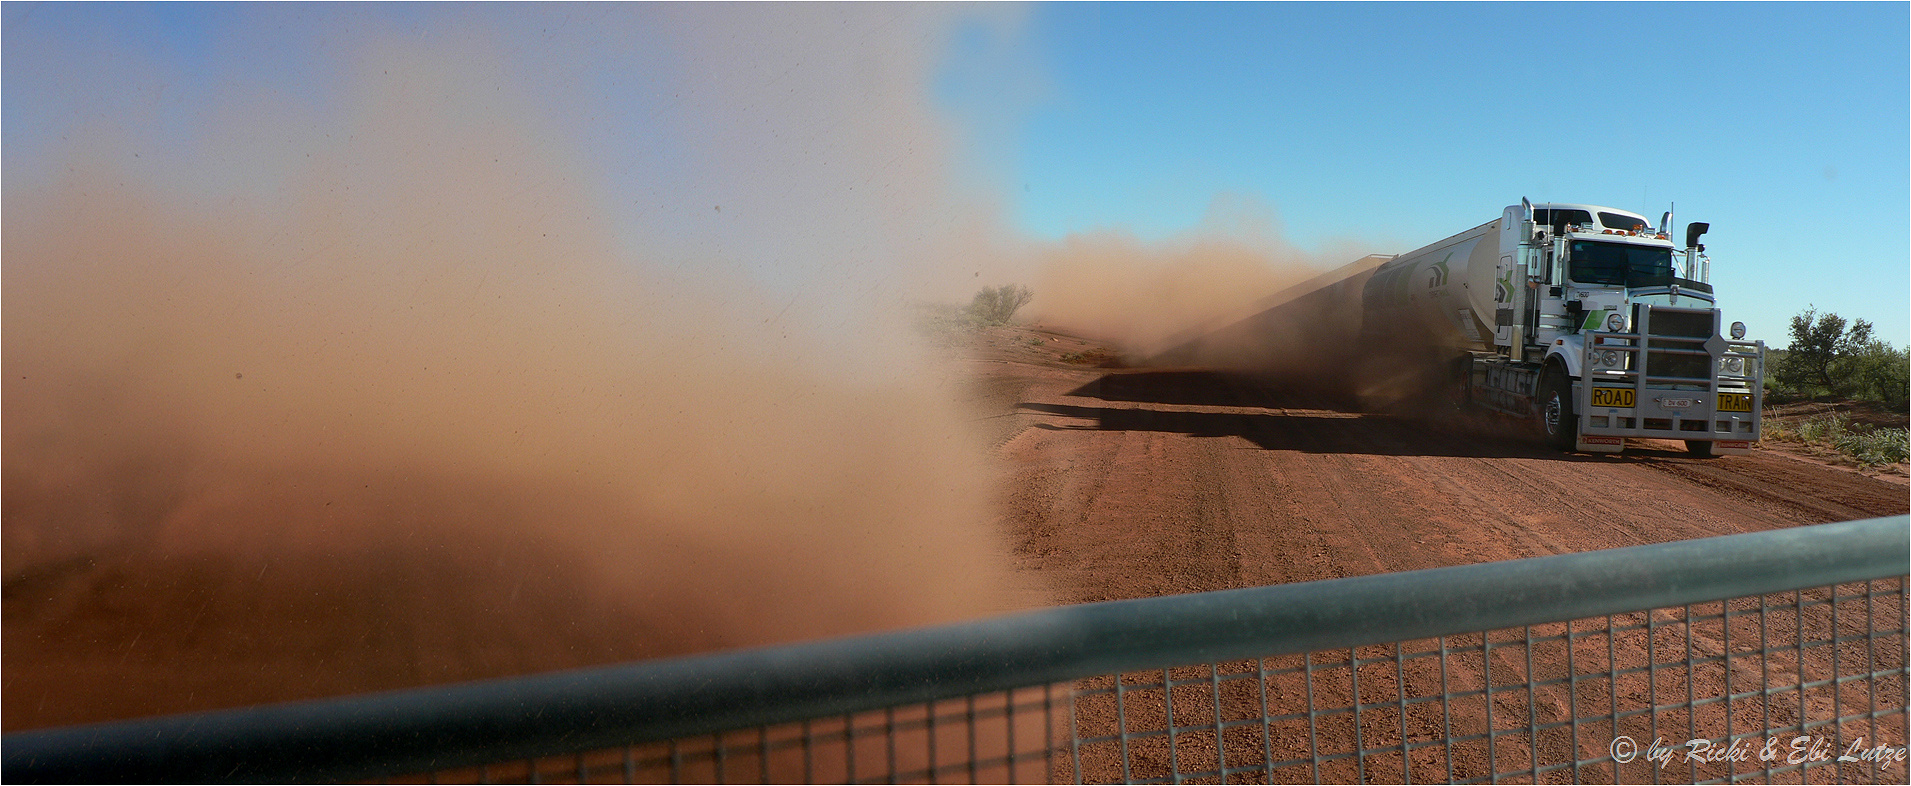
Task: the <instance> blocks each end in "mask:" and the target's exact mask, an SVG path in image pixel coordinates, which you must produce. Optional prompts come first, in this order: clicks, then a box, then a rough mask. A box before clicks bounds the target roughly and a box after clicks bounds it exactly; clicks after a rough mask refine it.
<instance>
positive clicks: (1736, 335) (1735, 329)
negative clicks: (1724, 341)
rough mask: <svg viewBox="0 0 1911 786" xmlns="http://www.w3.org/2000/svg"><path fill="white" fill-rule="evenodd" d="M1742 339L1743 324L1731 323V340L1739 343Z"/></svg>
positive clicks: (1743, 334) (1743, 336)
mask: <svg viewBox="0 0 1911 786" xmlns="http://www.w3.org/2000/svg"><path fill="white" fill-rule="evenodd" d="M1744 338H1745V323H1743V322H1733V323H1732V340H1733V341H1740V340H1743V339H1744Z"/></svg>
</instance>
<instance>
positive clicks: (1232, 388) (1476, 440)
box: [1019, 370, 1603, 461]
mask: <svg viewBox="0 0 1911 786" xmlns="http://www.w3.org/2000/svg"><path fill="white" fill-rule="evenodd" d="M1066 395H1067V396H1069V397H1071V398H1081V399H1091V400H1095V401H1105V402H1111V403H1115V404H1120V405H1122V406H1097V405H1093V404H1085V405H1082V404H1064V403H1040V402H1023V403H1021V404H1020V405H1019V407H1020V409H1021V410H1022V411H1024V412H1039V413H1043V414H1048V415H1056V416H1060V417H1063V418H1069V419H1074V420H1081V421H1086V423H1085V424H1080V425H1076V424H1070V423H1066V422H1064V423H1060V424H1043V425H1038V426H1037V427H1038V428H1049V429H1057V430H1068V429H1089V430H1097V431H1153V432H1161V433H1171V434H1186V435H1189V436H1194V437H1240V438H1242V439H1245V440H1247V441H1249V442H1251V443H1253V444H1254V445H1256V446H1259V447H1261V448H1263V449H1267V450H1295V451H1301V452H1305V453H1342V454H1367V455H1385V456H1462V457H1476V458H1533V459H1546V460H1553V461H1598V460H1603V459H1602V457H1597V456H1591V455H1584V454H1571V453H1561V452H1559V451H1557V450H1553V449H1552V448H1549V447H1547V446H1545V445H1543V444H1540V443H1539V441H1538V440H1537V438H1535V437H1530V436H1526V435H1523V434H1519V433H1517V431H1516V429H1517V426H1518V424H1512V423H1505V424H1495V423H1493V420H1494V419H1493V418H1490V417H1483V416H1481V415H1476V414H1468V413H1463V412H1461V411H1459V410H1457V409H1453V408H1452V407H1451V406H1450V405H1447V406H1446V408H1445V411H1440V407H1438V406H1429V407H1428V409H1430V410H1433V411H1430V412H1427V413H1424V414H1418V415H1408V414H1384V413H1373V412H1362V411H1360V409H1359V407H1358V406H1356V405H1355V403H1354V402H1353V401H1352V400H1351V397H1349V396H1345V395H1336V394H1335V393H1334V392H1332V391H1326V390H1320V389H1312V388H1307V387H1302V386H1297V385H1294V384H1292V383H1287V382H1282V381H1280V380H1274V379H1264V378H1253V377H1246V376H1241V375H1235V374H1227V373H1222V372H1215V371H1186V370H1175V371H1124V372H1116V373H1111V374H1106V375H1103V376H1102V377H1100V378H1098V379H1096V380H1094V381H1092V382H1089V383H1088V384H1086V385H1083V386H1081V387H1079V388H1076V389H1075V390H1072V391H1069V392H1068V393H1067V394H1066ZM1194 407H1199V408H1202V409H1190V408H1194Z"/></svg>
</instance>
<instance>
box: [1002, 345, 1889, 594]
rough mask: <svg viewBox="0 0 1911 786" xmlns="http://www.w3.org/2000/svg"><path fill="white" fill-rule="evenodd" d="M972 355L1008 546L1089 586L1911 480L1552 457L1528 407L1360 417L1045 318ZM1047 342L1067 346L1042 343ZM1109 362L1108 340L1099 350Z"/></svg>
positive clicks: (1529, 552)
mask: <svg viewBox="0 0 1911 786" xmlns="http://www.w3.org/2000/svg"><path fill="white" fill-rule="evenodd" d="M1023 335H1024V334H1022V333H1018V334H1013V335H1010V336H1007V337H1004V338H1000V339H996V340H994V341H991V342H988V343H986V344H985V345H984V347H983V348H982V350H981V352H980V353H979V355H978V357H976V358H975V359H972V360H971V361H969V362H970V363H971V364H972V367H973V370H974V375H975V377H976V378H977V379H978V380H979V383H978V384H979V391H980V392H979V394H978V395H979V396H980V397H981V398H982V399H983V400H984V403H985V405H986V406H988V407H992V408H994V409H996V410H997V414H996V415H995V416H994V417H993V418H992V420H994V421H996V425H994V433H995V436H996V440H997V447H996V451H997V453H998V454H999V455H1000V457H1001V458H1002V459H1003V461H1004V463H1005V464H1006V466H1007V468H1008V472H1009V480H1008V483H1007V485H1006V489H1007V490H1006V491H1005V496H1004V500H1003V504H1002V510H1003V516H1004V523H1003V526H1004V529H1005V530H1006V531H1008V532H1009V533H1011V534H1012V537H1013V538H1014V541H1015V544H1016V548H1015V551H1016V557H1017V558H1018V559H1019V560H1021V561H1022V563H1023V565H1024V566H1025V567H1026V568H1027V569H1030V570H1034V571H1037V572H1039V573H1042V574H1045V575H1047V576H1049V577H1050V578H1052V579H1053V580H1055V581H1056V582H1057V583H1058V585H1059V587H1060V589H1059V590H1058V591H1059V593H1060V594H1061V599H1062V600H1063V601H1065V602H1071V603H1087V602H1093V601H1102V600H1116V599H1121V598H1138V597H1149V596H1155V595H1166V594H1172V593H1182V592H1201V591H1206V590H1219V589H1231V588H1235V587H1252V586H1261V585H1266V584H1280V583H1288V582H1296V581H1312V580H1315V579H1331V578H1341V577H1346V576H1363V575H1368V574H1373V573H1383V572H1392V571H1403V570H1415V569H1420V568H1432V567H1443V566H1449V565H1469V564H1475V563H1481V562H1490V561H1495V560H1505V559H1518V558H1522V557H1537V556H1544V555H1548V554H1565V553H1572V552H1580V551H1590V550H1594V549H1605V548H1618V547H1624V546H1637V545H1642V544H1647V543H1663V542H1667V541H1674V540H1685V539H1689V538H1702V537H1710V536H1714V535H1729V534H1733V533H1740V532H1756V531H1760V530H1767V529H1774V528H1779V527H1792V526H1799V525H1804V524H1819V523H1827V522H1834V521H1848V520H1851V519H1860V518H1871V517H1876V516H1890V515H1900V514H1903V513H1905V512H1906V510H1907V507H1908V502H1907V500H1908V499H1911V494H1908V493H1907V489H1906V486H1905V485H1904V484H1903V483H1902V481H1901V480H1900V481H1899V482H1892V481H1891V480H1890V479H1880V478H1877V477H1870V476H1866V475H1863V474H1860V473H1857V472H1853V471H1849V470H1844V469H1840V468H1836V467H1830V466H1826V465H1824V464H1822V463H1812V462H1806V461H1801V460H1798V459H1796V458H1793V457H1791V456H1789V455H1786V454H1783V453H1779V452H1776V451H1768V450H1758V451H1754V452H1753V453H1752V454H1751V455H1748V456H1727V457H1722V458H1716V459H1698V458H1692V457H1689V456H1688V454H1687V453H1686V452H1685V450H1684V448H1683V446H1682V445H1679V444H1676V443H1670V442H1658V441H1651V440H1634V441H1632V442H1631V443H1629V445H1628V447H1627V449H1626V452H1625V453H1623V454H1620V455H1617V456H1610V455H1591V454H1574V453H1560V452H1559V451H1556V450H1553V449H1550V448H1548V447H1545V446H1543V445H1541V444H1539V443H1538V442H1537V440H1535V439H1533V438H1532V437H1530V436H1528V435H1526V434H1525V433H1523V432H1521V431H1520V429H1519V426H1520V425H1521V424H1517V423H1511V422H1508V421H1506V420H1503V419H1496V418H1491V417H1487V416H1478V415H1467V414H1464V413H1459V412H1452V413H1443V414H1439V415H1434V416H1430V417H1429V418H1427V419H1425V420H1415V419H1408V418H1404V417H1398V416H1389V415H1378V414H1371V413H1363V412H1360V411H1358V410H1357V409H1356V408H1354V407H1352V406H1350V405H1349V404H1347V403H1346V402H1341V401H1336V400H1334V399H1333V398H1331V397H1327V396H1322V395H1320V394H1316V393H1313V392H1310V391H1307V390H1302V389H1296V388H1293V387H1291V386H1289V387H1283V386H1281V385H1279V384H1278V383H1271V382H1266V381H1261V380H1256V379H1253V378H1249V377H1245V376H1240V375H1232V374H1226V373H1220V372H1215V371H1209V370H1200V369H1124V368H1097V367H1088V366H1083V365H1080V364H1075V363H1069V362H1066V361H1063V360H1060V359H1059V358H1061V357H1066V356H1068V355H1069V354H1070V353H1082V350H1080V349H1071V348H1068V347H1072V346H1075V345H1076V344H1080V343H1086V342H1082V340H1081V339H1076V338H1072V337H1069V336H1066V335H1062V334H1057V333H1048V332H1043V331H1040V330H1030V331H1026V335H1029V336H1035V337H1037V338H1039V339H1040V340H1042V341H1043V346H1042V347H1041V348H1036V347H1031V346H1029V342H1028V341H1027V339H1026V338H1023V337H1022V336H1023ZM1049 347H1059V348H1061V349H1049ZM1095 357H1098V358H1099V357H1102V356H1095Z"/></svg>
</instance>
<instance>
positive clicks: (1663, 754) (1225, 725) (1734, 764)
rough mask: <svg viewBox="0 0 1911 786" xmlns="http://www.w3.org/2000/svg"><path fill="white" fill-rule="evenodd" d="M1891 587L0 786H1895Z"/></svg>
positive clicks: (247, 747) (138, 739)
mask: <svg viewBox="0 0 1911 786" xmlns="http://www.w3.org/2000/svg"><path fill="white" fill-rule="evenodd" d="M1907 573H1911V519H1907V518H1906V517H1895V518H1888V519H1872V520H1867V521H1859V522H1846V523H1841V524H1826V525H1818V526H1810V527H1798V528H1792V529H1785V530H1776V531H1771V532H1762V533H1754V534H1747V535H1733V536H1727V537H1720V538H1707V539H1701V540H1692V541H1681V542H1674V543H1665V544H1658V545H1652V546H1641V547H1635V548H1628V549H1614V550H1608V551H1600V552H1590V553H1584V554H1569V555H1560V556H1554V557H1543V558H1537V559H1529V560H1515V561H1509V562H1500V563H1490V564H1484V565H1473V566H1465V567H1457V568H1441V569H1435V570H1424V571H1413V572H1408V573H1395V574H1385V575H1378V576H1366V577H1360V578H1353V579H1341V580H1335V581H1322V582H1309V583H1304V584H1289V585H1279V586H1273V587H1261V588H1253V589H1243V590H1230V591H1225V592H1213V593H1203V594H1198V595H1185V596H1177V597H1167V598H1150V599H1143V600H1133V601H1119V602H1112V603H1098V604H1088V605H1082V606H1073V607H1066V608H1059V609H1050V610H1044V611H1038V612H1030V613H1025V614H1019V615H1013V616H1008V617H1002V618H997V619H993V620H985V621H981V622H975V623H968V624H962V625H954V626H946V627H939V628H932V629H923V630H915V631H902V632H897V633H888V634H879V635H873V636H861V637H853V638H845V639H836V640H830V641H822V642H815V643H809V644H801V645H794V646H785V647H774V648H763V649H754V650H742V651H736V652H730V653H722V654H716V655H708V656H699V657H692V658H681V659H672V660H664V661H652V662H645V663H638V664H632V665H627V666H618V667H610V668H600V669H589V670H580V671H574V672H563V673H557V674H549V675H541V676H535V677H527V678H519V679H511V680H498V681H490V682H482V683H471V684H466V685H460V686H452V687H445V688H432V689H421V690H412V691H402V692H394V693H386V694H377V695H368V696H359V697H348V698H343V699H335V700H326V701H315V702H302V703H296V704H286V705H277V706H271V707H261V708H254V709H247V710H236V711H226V712H215V713H202V714H194V715H182V716H173V717H166V718H156V719H151V720H143V721H134V722H127V723H116V724H103V725H98V726H87V727H74V728H67V729H54V730H47V731H37V732H27V733H20V734H12V735H7V736H6V737H5V738H4V740H0V756H3V757H4V772H3V773H0V776H3V777H4V779H5V780H7V781H10V782H30V781H124V780H304V781H310V780H352V779H368V778H393V777H399V776H405V775H406V774H407V773H413V774H417V776H416V777H417V778H418V779H420V780H423V779H427V778H429V779H433V780H485V781H520V782H523V781H554V780H574V781H604V780H678V781H692V782H732V781H744V780H751V781H825V782H835V781H860V782H888V781H938V780H944V781H946V780H956V781H981V782H996V781H1029V780H1037V781H1039V780H1061V781H1090V782H1099V781H1154V782H1182V781H1196V782H1281V781H1317V780H1318V781H1330V782H1344V781H1363V780H1379V781H1394V780H1416V781H1417V780H1439V781H1463V782H1464V781H1498V780H1515V781H1521V782H1567V781H1579V780H1597V781H1624V782H1636V781H1658V780H1670V781H1693V780H1721V781H1732V780H1741V779H1748V778H1757V779H1774V778H1776V779H1787V780H1794V781H1810V782H1818V781H1829V780H1858V781H1889V782H1904V781H1905V780H1906V777H1907V771H1906V767H1907V765H1906V763H1905V761H1904V755H1905V754H1904V746H1905V744H1906V738H1907V726H1908V725H1911V718H1908V716H1907V710H1906V706H1907V704H1911V693H1908V691H1911V687H1907V677H1908V676H1911V671H1907V667H1906V635H1907V630H1906V628H1907V623H1906V609H1907V608H1908V606H1907V597H1906V580H1905V576H1906V574H1907ZM1695 741H1698V742H1695ZM1841 757H1843V758H1848V759H1851V760H1849V761H1844V760H1840V759H1841ZM407 777H409V776H407Z"/></svg>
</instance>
